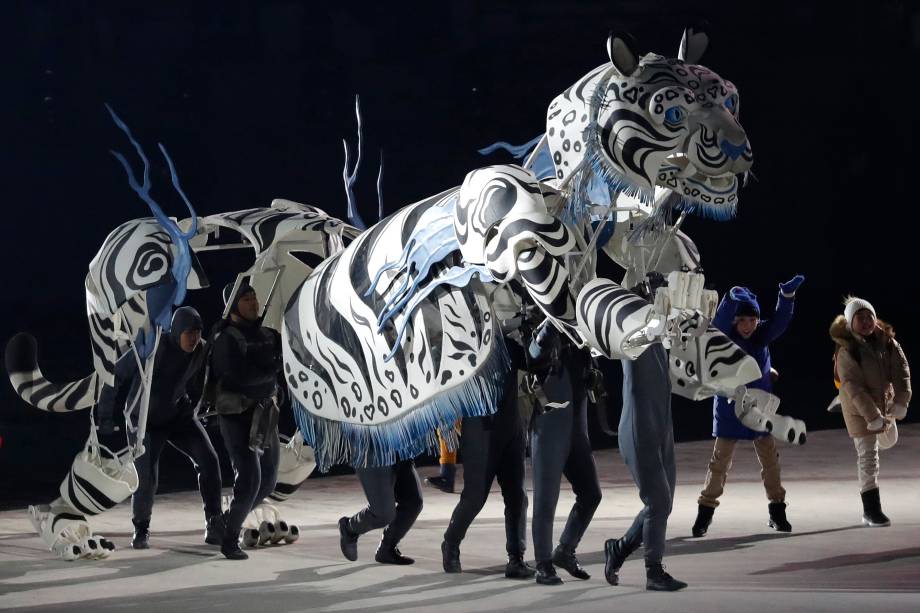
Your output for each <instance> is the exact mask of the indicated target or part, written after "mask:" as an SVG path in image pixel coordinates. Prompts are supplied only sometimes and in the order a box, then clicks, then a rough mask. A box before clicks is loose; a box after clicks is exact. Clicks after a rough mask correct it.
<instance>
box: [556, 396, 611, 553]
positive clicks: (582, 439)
mask: <svg viewBox="0 0 920 613" xmlns="http://www.w3.org/2000/svg"><path fill="white" fill-rule="evenodd" d="M587 404H588V400H587V398H584V399H583V400H582V405H581V407H580V408H579V410H578V412H577V413H576V414H575V423H574V424H573V426H572V447H571V450H570V451H569V457H568V458H567V459H566V461H565V467H564V471H563V472H564V474H565V478H566V479H568V480H569V483H571V484H572V491H573V492H574V493H575V504H574V505H573V506H572V510H571V512H570V513H569V518H568V520H567V521H566V523H565V529H564V530H563V531H562V536H561V537H560V538H559V545H560V546H561V547H562V548H563V549H564V550H566V551H568V552H570V553H572V554H574V552H575V548H576V547H578V543H580V542H581V537H582V536H584V533H585V530H587V529H588V524H590V523H591V518H592V517H594V512H595V511H596V510H597V507H598V505H599V504H600V503H601V486H600V481H599V480H598V477H597V466H596V465H595V463H594V456H593V455H592V453H591V440H590V439H589V438H588V420H587Z"/></svg>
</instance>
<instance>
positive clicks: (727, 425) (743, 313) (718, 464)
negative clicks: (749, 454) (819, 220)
mask: <svg viewBox="0 0 920 613" xmlns="http://www.w3.org/2000/svg"><path fill="white" fill-rule="evenodd" d="M804 280H805V277H803V276H802V275H796V276H795V277H793V278H792V279H790V280H789V281H787V282H785V283H780V285H779V295H778V297H777V301H776V310H775V311H774V313H773V317H772V318H771V319H769V320H762V319H761V318H760V305H759V304H758V302H757V296H756V295H755V294H754V293H753V292H751V290H749V289H747V288H746V287H738V286H735V287H733V288H732V289H731V291H730V292H729V293H728V294H727V295H726V296H725V297H723V298H722V302H721V303H720V304H719V308H718V309H717V310H716V316H715V318H714V319H713V321H712V325H713V326H715V327H716V328H718V329H719V330H721V331H722V332H723V333H724V334H725V335H726V336H728V337H729V338H730V339H731V340H732V341H733V342H734V343H735V344H737V345H738V346H739V347H741V349H742V350H744V352H745V353H747V354H748V355H750V356H751V357H752V358H754V359H755V360H757V364H758V366H760V373H761V376H760V378H759V379H757V380H756V381H752V382H751V383H749V384H748V387H751V388H756V389H761V390H764V391H766V392H772V390H773V377H774V376H775V373H776V371H774V370H773V367H772V364H771V363H770V343H772V342H773V341H774V340H776V339H777V338H779V337H780V336H781V335H782V334H783V332H785V331H786V327H787V326H788V325H789V322H790V321H791V320H792V309H793V305H794V303H795V292H796V290H797V289H798V288H799V286H800V285H801V284H802V282H803V281H804ZM712 416H713V420H712V435H713V436H714V437H715V438H716V441H715V446H714V448H713V450H712V459H711V460H710V461H709V471H708V472H707V473H706V484H705V485H704V487H703V491H702V492H701V493H700V497H699V500H698V503H699V511H698V513H697V516H696V522H695V523H694V524H693V529H692V530H693V536H696V537H700V536H703V535H705V534H706V531H707V530H708V528H709V524H710V523H711V522H712V515H713V513H714V512H715V509H716V507H717V506H719V496H721V495H722V492H723V491H724V488H725V480H726V478H727V477H728V471H729V469H731V465H732V457H733V456H734V454H735V446H736V445H737V443H738V441H739V440H751V441H753V442H754V450H755V451H756V453H757V459H758V460H760V466H761V472H760V475H761V478H762V479H763V485H764V489H766V492H767V499H768V500H769V507H768V508H769V514H770V520H769V522H768V524H767V525H769V526H770V527H771V528H773V529H775V530H777V531H779V532H791V531H792V526H791V525H789V521H788V520H787V519H786V502H785V499H786V490H785V489H783V485H782V483H781V481H780V467H779V453H778V452H777V451H776V442H775V440H774V439H773V437H771V436H770V435H769V433H768V432H756V431H754V430H751V429H750V428H748V427H747V426H745V425H743V424H742V423H741V420H739V419H738V417H737V416H736V415H735V404H734V403H733V402H729V400H728V399H727V398H724V397H721V396H719V397H716V398H715V402H714V405H713V410H712Z"/></svg>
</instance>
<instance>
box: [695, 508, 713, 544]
mask: <svg viewBox="0 0 920 613" xmlns="http://www.w3.org/2000/svg"><path fill="white" fill-rule="evenodd" d="M715 512H716V508H715V507H707V506H706V505H704V504H701V505H700V508H699V509H698V510H697V512H696V521H695V522H693V528H691V532H693V536H695V537H697V538H699V537H701V536H706V531H707V530H709V524H711V523H712V514H713V513H715Z"/></svg>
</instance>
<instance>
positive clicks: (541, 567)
mask: <svg viewBox="0 0 920 613" xmlns="http://www.w3.org/2000/svg"><path fill="white" fill-rule="evenodd" d="M537 583H539V584H540V585H562V578H561V577H560V576H559V575H557V574H556V569H555V568H553V561H552V560H540V561H538V562H537Z"/></svg>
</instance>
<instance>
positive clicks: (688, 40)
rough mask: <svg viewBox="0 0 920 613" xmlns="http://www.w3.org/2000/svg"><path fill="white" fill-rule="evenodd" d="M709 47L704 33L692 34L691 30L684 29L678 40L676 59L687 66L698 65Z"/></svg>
mask: <svg viewBox="0 0 920 613" xmlns="http://www.w3.org/2000/svg"><path fill="white" fill-rule="evenodd" d="M708 46H709V37H708V36H706V33H705V32H694V31H693V28H686V29H685V30H684V35H683V36H682V37H681V39H680V50H679V51H678V52H677V59H679V60H683V61H685V62H686V63H688V64H698V63H699V61H700V59H702V57H703V54H704V53H706V47H708Z"/></svg>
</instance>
